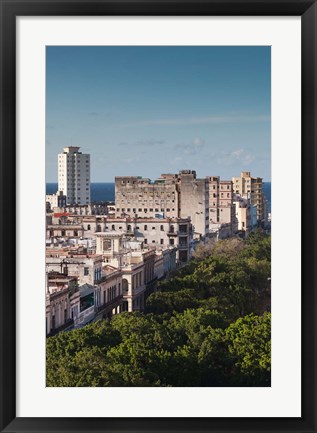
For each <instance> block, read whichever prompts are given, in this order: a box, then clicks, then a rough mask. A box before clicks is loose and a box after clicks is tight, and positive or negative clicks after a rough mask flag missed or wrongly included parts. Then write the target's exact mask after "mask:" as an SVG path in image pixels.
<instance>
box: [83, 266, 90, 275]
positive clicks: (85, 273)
mask: <svg viewBox="0 0 317 433" xmlns="http://www.w3.org/2000/svg"><path fill="white" fill-rule="evenodd" d="M84 275H85V276H87V275H89V268H88V267H84Z"/></svg>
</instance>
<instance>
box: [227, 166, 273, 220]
mask: <svg viewBox="0 0 317 433" xmlns="http://www.w3.org/2000/svg"><path fill="white" fill-rule="evenodd" d="M232 182H233V191H234V193H236V194H239V195H240V196H241V197H246V198H250V199H251V205H255V206H256V213H257V222H258V224H259V225H264V224H265V206H264V205H265V203H264V202H265V196H264V193H263V179H262V178H260V177H251V173H250V172H249V171H243V172H242V173H241V174H240V177H233V178H232Z"/></svg>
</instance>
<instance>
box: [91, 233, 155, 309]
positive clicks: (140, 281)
mask: <svg viewBox="0 0 317 433" xmlns="http://www.w3.org/2000/svg"><path fill="white" fill-rule="evenodd" d="M96 248H97V253H98V254H101V255H102V256H103V259H104V262H105V263H107V264H108V265H109V266H111V267H113V268H116V269H118V270H119V271H120V272H121V275H122V294H123V303H122V309H123V311H136V310H137V311H142V310H143V309H144V305H145V299H146V297H147V296H148V295H149V294H150V293H152V292H153V291H154V290H155V289H156V281H157V275H156V274H155V260H156V251H155V250H154V249H149V250H144V249H143V248H142V242H137V241H130V240H129V238H128V237H126V236H125V234H124V233H122V232H115V231H113V232H102V233H97V234H96Z"/></svg>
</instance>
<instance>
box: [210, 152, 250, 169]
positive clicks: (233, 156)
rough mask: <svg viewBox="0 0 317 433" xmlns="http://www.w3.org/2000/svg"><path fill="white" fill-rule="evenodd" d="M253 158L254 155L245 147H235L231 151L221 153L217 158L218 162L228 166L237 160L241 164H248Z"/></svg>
mask: <svg viewBox="0 0 317 433" xmlns="http://www.w3.org/2000/svg"><path fill="white" fill-rule="evenodd" d="M254 160H255V157H254V156H253V155H251V153H249V152H247V151H246V150H245V149H236V150H233V151H232V152H229V153H225V154H223V155H222V156H221V157H220V158H218V159H217V163H218V164H222V165H226V166H230V165H233V164H236V163H237V162H239V163H240V164H242V165H245V166H248V165H250V164H251V163H252V162H253V161H254Z"/></svg>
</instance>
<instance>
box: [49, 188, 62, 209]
mask: <svg viewBox="0 0 317 433" xmlns="http://www.w3.org/2000/svg"><path fill="white" fill-rule="evenodd" d="M45 200H46V203H49V208H50V209H54V208H56V207H63V206H66V195H64V193H63V191H58V192H57V193H56V194H46V196H45Z"/></svg>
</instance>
